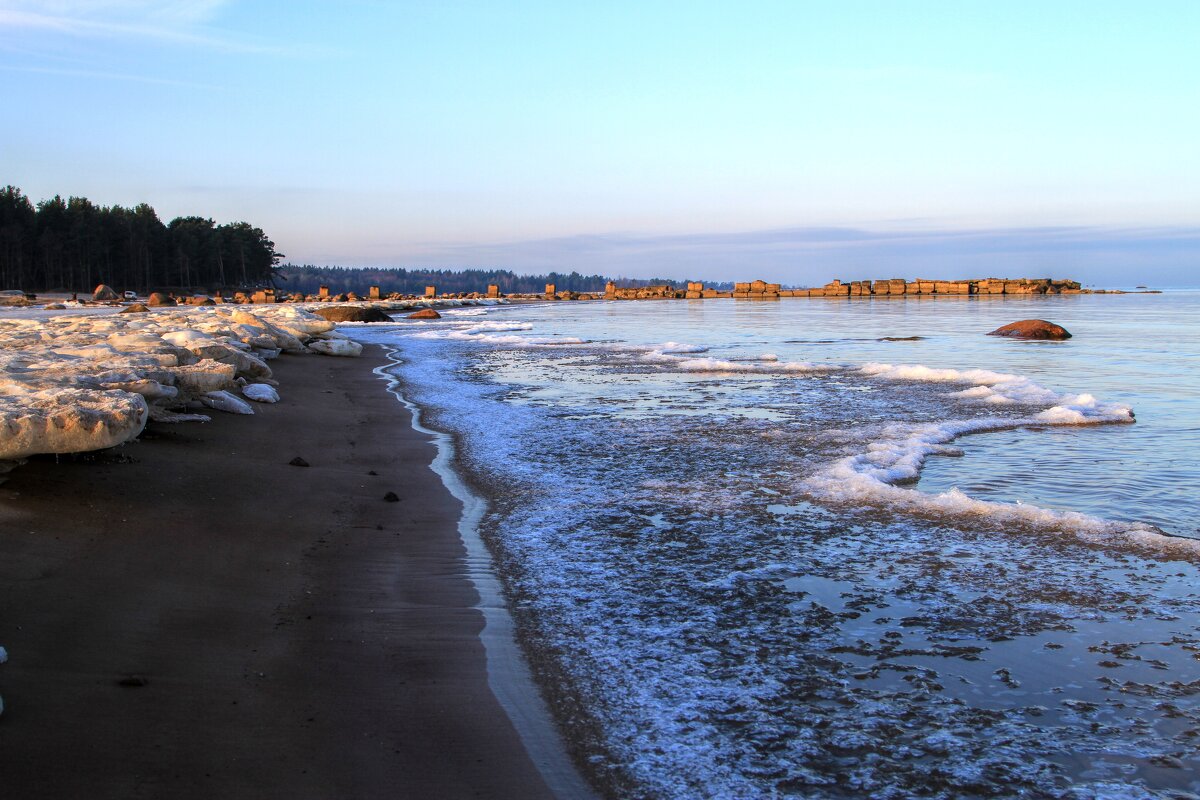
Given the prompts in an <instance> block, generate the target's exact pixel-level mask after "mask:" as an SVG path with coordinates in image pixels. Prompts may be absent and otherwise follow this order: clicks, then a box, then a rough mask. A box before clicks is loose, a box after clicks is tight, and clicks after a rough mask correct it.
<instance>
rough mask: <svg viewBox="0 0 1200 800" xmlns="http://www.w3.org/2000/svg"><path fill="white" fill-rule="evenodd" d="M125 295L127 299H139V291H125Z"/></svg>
mask: <svg viewBox="0 0 1200 800" xmlns="http://www.w3.org/2000/svg"><path fill="white" fill-rule="evenodd" d="M124 297H125V299H126V300H137V292H125V295H124Z"/></svg>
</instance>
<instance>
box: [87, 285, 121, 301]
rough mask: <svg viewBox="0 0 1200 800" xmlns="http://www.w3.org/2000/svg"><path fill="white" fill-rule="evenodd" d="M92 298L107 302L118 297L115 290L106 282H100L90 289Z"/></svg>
mask: <svg viewBox="0 0 1200 800" xmlns="http://www.w3.org/2000/svg"><path fill="white" fill-rule="evenodd" d="M92 299H93V300H96V301H98V302H102V303H107V302H109V301H112V300H118V299H120V295H118V294H117V290H116V289H114V288H112V287H111V286H109V285H108V284H106V283H102V284H100V285H99V286H97V287H96V288H95V290H93V291H92Z"/></svg>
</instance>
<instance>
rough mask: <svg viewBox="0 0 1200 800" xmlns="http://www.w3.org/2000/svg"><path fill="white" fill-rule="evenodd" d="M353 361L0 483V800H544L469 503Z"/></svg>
mask: <svg viewBox="0 0 1200 800" xmlns="http://www.w3.org/2000/svg"><path fill="white" fill-rule="evenodd" d="M368 353H369V356H368V355H366V354H365V355H364V357H363V358H358V359H340V358H324V357H316V356H313V357H298V356H292V357H288V356H284V357H281V358H280V359H278V360H276V361H275V362H273V363H272V367H273V369H274V370H275V373H276V377H277V378H278V379H279V380H280V383H281V387H280V394H281V395H282V398H283V400H282V401H281V402H280V403H279V404H278V405H275V406H256V407H255V410H256V411H257V412H258V413H257V414H256V415H255V416H253V417H239V416H233V415H228V414H220V413H216V414H214V419H213V421H212V422H211V423H208V424H204V425H198V424H182V425H173V426H172V425H158V424H154V423H151V425H150V426H149V427H148V428H147V431H146V433H145V434H143V436H142V438H141V439H140V440H138V441H136V442H134V443H131V444H129V445H126V446H124V447H122V448H116V449H114V450H112V451H107V452H105V453H101V454H95V455H88V456H73V457H64V458H61V459H58V460H57V463H56V462H55V459H53V458H44V459H38V460H34V461H32V462H31V463H29V464H28V465H26V466H24V467H22V468H20V469H18V470H16V471H14V472H13V473H12V474H11V476H10V479H9V481H8V482H7V483H5V484H3V485H0V645H4V646H6V647H7V648H8V650H9V653H10V660H9V663H8V664H6V665H4V666H0V695H2V696H3V698H4V702H5V711H4V714H3V716H0V783H2V785H3V793H4V794H5V796H11V797H83V796H87V797H93V798H109V797H111V798H118V797H119V798H138V797H175V798H188V797H195V798H208V797H289V798H307V797H311V798H326V797H382V796H391V797H439V798H452V797H496V798H508V797H521V798H537V797H548V796H550V793H549V791H548V790H547V789H546V786H545V784H544V782H543V781H542V778H541V776H540V775H539V774H538V771H537V769H536V768H535V767H534V765H533V763H532V761H531V760H530V758H529V756H528V755H527V753H526V751H525V749H524V747H523V745H522V743H521V740H520V739H519V737H518V736H517V734H516V732H515V730H514V728H513V726H512V724H511V723H510V721H509V719H508V717H507V716H505V714H504V712H503V711H502V709H501V707H500V705H499V704H498V702H497V701H496V699H495V697H494V696H493V694H492V692H491V691H490V690H489V688H488V683H487V673H486V667H485V653H484V650H483V646H482V644H481V643H480V640H479V632H480V630H481V628H482V627H483V616H482V614H481V613H480V612H479V611H478V610H477V609H475V608H474V607H473V605H474V604H475V602H476V599H477V597H476V592H475V589H474V588H473V586H472V585H471V583H470V582H469V581H468V579H467V578H466V576H465V567H464V564H463V557H464V549H463V545H462V543H461V541H460V539H459V537H458V534H457V530H456V524H457V521H458V518H459V514H460V511H461V506H460V505H459V503H458V502H457V501H456V500H454V498H453V497H451V495H450V494H449V493H448V492H447V490H446V489H445V487H444V486H443V485H442V483H441V481H440V480H439V479H438V477H437V475H435V474H434V473H433V472H432V471H431V470H430V469H429V464H430V461H431V460H432V458H433V455H434V448H433V445H432V444H430V442H429V441H428V440H427V438H426V437H424V436H422V435H420V434H418V433H416V432H415V431H413V430H412V428H411V427H410V425H409V419H408V412H407V411H406V410H405V409H404V408H403V407H402V406H401V405H400V404H399V403H397V402H396V400H395V399H394V398H393V397H392V396H390V395H389V394H388V393H387V392H386V391H384V384H383V383H382V381H380V380H379V379H378V378H377V377H376V376H375V375H373V374H372V372H371V369H372V368H373V367H374V366H377V365H378V364H380V363H382V362H383V357H382V355H381V354H380V353H379V352H378V351H377V350H375V349H374V348H369V349H368ZM297 456H298V457H300V458H303V459H304V460H306V461H307V462H308V463H309V464H310V466H309V467H298V466H292V465H290V464H289V462H290V461H291V460H292V459H293V458H295V457H297ZM372 472H374V473H377V474H371V473H372ZM388 492H394V493H395V494H396V495H397V496H398V497H399V498H400V500H399V502H387V501H385V500H384V496H385V495H386V494H387V493H388ZM123 684H124V685H123ZM137 684H143V685H137Z"/></svg>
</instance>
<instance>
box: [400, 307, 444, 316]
mask: <svg viewBox="0 0 1200 800" xmlns="http://www.w3.org/2000/svg"><path fill="white" fill-rule="evenodd" d="M408 318H409V319H441V318H442V315H441V314H439V313H438V312H436V311H434V310H433V309H432V308H423V309H421V310H420V311H418V312H417V313H415V314H409V315H408Z"/></svg>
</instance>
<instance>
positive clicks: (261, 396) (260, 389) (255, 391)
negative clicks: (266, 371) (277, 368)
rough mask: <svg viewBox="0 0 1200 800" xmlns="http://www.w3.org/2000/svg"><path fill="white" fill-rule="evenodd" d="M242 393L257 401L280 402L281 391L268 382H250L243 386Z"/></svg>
mask: <svg viewBox="0 0 1200 800" xmlns="http://www.w3.org/2000/svg"><path fill="white" fill-rule="evenodd" d="M242 394H244V395H245V396H246V397H247V399H250V400H253V401H254V402H256V403H278V402H279V392H277V391H275V387H274V386H271V385H270V384H268V383H250V384H247V385H245V386H243V387H242Z"/></svg>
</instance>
